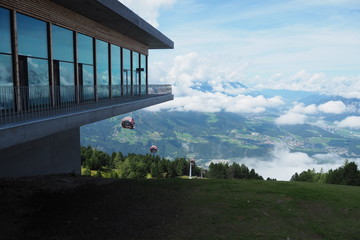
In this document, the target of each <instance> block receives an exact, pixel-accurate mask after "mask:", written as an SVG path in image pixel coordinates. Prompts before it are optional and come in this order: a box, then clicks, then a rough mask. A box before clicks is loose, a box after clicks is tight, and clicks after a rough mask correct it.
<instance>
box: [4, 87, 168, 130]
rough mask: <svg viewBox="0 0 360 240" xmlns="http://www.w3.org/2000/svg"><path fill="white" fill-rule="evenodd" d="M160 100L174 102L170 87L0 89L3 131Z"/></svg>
mask: <svg viewBox="0 0 360 240" xmlns="http://www.w3.org/2000/svg"><path fill="white" fill-rule="evenodd" d="M159 97H160V98H161V97H163V100H161V99H159V100H158V101H157V102H155V103H154V104H157V103H160V102H164V101H169V100H172V99H173V95H172V88H171V85H148V86H146V85H133V86H124V85H112V86H108V85H106V86H80V87H79V86H55V87H54V86H29V87H0V130H2V129H6V128H11V127H15V126H19V125H24V124H25V125H26V124H28V123H32V122H36V121H42V120H49V119H54V118H60V117H64V116H71V115H76V114H81V113H84V112H90V111H96V110H99V109H104V108H116V107H121V106H125V105H127V104H128V105H131V104H134V103H136V102H139V101H143V100H145V101H146V100H151V99H156V98H159ZM154 104H152V103H151V102H149V103H147V104H145V105H148V106H151V105H154ZM141 106H143V105H141ZM145 107H146V106H145ZM114 114H116V113H114ZM85 123H86V122H85Z"/></svg>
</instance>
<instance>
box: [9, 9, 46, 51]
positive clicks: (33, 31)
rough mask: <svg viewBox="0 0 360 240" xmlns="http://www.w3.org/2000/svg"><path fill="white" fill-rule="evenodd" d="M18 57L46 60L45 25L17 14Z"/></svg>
mask: <svg viewBox="0 0 360 240" xmlns="http://www.w3.org/2000/svg"><path fill="white" fill-rule="evenodd" d="M16 19H17V32H18V51H19V55H25V56H33V57H41V58H47V56H48V54H47V49H48V48H47V31H46V23H45V22H43V21H40V20H38V19H35V18H32V17H28V16H26V15H23V14H20V13H17V14H16Z"/></svg>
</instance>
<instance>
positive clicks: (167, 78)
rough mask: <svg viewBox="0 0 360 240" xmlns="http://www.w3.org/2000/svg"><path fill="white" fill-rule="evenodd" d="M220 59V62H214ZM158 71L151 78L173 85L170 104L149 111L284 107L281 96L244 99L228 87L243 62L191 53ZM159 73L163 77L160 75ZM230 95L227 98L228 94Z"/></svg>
mask: <svg viewBox="0 0 360 240" xmlns="http://www.w3.org/2000/svg"><path fill="white" fill-rule="evenodd" d="M219 59H224V61H220V62H219V61H218V60H219ZM157 65H158V66H161V67H162V69H167V71H163V70H158V71H155V73H154V75H152V79H154V78H155V79H156V78H157V79H159V81H160V82H161V83H168V84H169V83H170V84H172V85H173V94H174V96H175V99H174V100H173V101H170V102H167V103H164V104H160V105H156V106H153V107H150V108H148V110H150V111H158V110H161V109H170V110H173V111H200V112H220V111H226V112H233V113H261V112H264V111H265V110H266V108H273V107H277V106H280V105H282V104H284V102H283V100H282V99H281V97H272V98H265V97H264V96H261V95H258V96H248V95H245V92H246V91H247V90H246V89H244V88H241V87H240V88H233V87H229V83H237V82H241V79H242V74H241V71H242V70H243V69H245V68H246V63H243V62H242V61H241V60H238V61H231V60H229V59H228V60H226V59H225V58H223V57H222V56H221V55H216V54H214V55H211V54H208V55H206V56H200V55H199V54H198V53H195V52H191V53H187V54H184V55H179V56H177V57H175V59H174V61H173V62H172V63H167V64H164V63H158V64H157ZM162 74H163V75H162ZM202 83H204V84H207V85H208V86H211V87H212V91H211V92H204V91H200V90H197V89H194V87H195V86H197V85H199V84H202ZM228 94H231V95H228Z"/></svg>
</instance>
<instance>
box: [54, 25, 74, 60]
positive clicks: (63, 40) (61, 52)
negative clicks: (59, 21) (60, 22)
mask: <svg viewBox="0 0 360 240" xmlns="http://www.w3.org/2000/svg"><path fill="white" fill-rule="evenodd" d="M52 47H53V58H54V59H56V60H62V61H69V62H74V41H73V32H72V31H70V30H68V29H65V28H62V27H58V26H55V25H52Z"/></svg>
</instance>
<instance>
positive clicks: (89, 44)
mask: <svg viewBox="0 0 360 240" xmlns="http://www.w3.org/2000/svg"><path fill="white" fill-rule="evenodd" d="M77 45H78V46H77V51H78V61H79V63H86V64H94V54H93V39H92V38H91V37H89V36H86V35H83V34H81V33H78V34H77Z"/></svg>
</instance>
